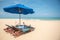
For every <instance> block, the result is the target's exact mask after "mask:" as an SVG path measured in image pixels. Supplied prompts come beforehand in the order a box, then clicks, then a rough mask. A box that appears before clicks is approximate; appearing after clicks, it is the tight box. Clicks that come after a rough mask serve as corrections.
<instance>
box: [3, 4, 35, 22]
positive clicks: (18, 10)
mask: <svg viewBox="0 0 60 40" xmlns="http://www.w3.org/2000/svg"><path fill="white" fill-rule="evenodd" d="M3 10H4V11H5V12H8V13H12V14H19V23H20V22H21V20H20V19H21V14H24V15H27V14H33V13H34V11H33V9H32V8H29V7H26V6H25V5H22V4H15V5H10V6H7V7H5V8H3Z"/></svg>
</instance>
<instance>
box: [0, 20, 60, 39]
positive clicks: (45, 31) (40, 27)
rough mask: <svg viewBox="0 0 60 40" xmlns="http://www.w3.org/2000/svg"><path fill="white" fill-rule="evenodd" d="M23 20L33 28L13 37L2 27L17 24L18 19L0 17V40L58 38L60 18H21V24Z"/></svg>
mask: <svg viewBox="0 0 60 40" xmlns="http://www.w3.org/2000/svg"><path fill="white" fill-rule="evenodd" d="M23 22H25V24H26V25H30V24H31V26H32V27H34V28H35V30H34V31H32V32H30V33H27V34H24V35H21V36H19V37H17V38H14V37H13V36H12V35H11V34H9V33H6V32H5V31H4V30H3V29H4V28H6V27H7V26H5V24H8V25H16V24H18V19H0V40H59V36H60V34H59V33H60V20H38V19H31V20H30V19H22V20H21V24H23Z"/></svg>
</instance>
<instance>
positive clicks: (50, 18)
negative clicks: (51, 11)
mask: <svg viewBox="0 0 60 40" xmlns="http://www.w3.org/2000/svg"><path fill="white" fill-rule="evenodd" d="M0 19H19V18H8V17H6V18H2V17H1V18H0ZM21 19H40V20H60V17H26V18H24V17H22V18H21Z"/></svg>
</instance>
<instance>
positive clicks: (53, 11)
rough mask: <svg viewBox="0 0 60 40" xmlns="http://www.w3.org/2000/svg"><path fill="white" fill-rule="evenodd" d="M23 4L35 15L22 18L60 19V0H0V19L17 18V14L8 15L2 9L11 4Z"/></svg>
mask: <svg viewBox="0 0 60 40" xmlns="http://www.w3.org/2000/svg"><path fill="white" fill-rule="evenodd" d="M18 3H19V4H23V5H25V6H27V7H30V8H32V9H33V10H34V11H35V13H34V14H28V15H22V17H24V18H25V17H60V0H0V18H18V17H19V16H18V14H10V13H7V12H4V11H3V8H4V7H6V6H9V5H13V4H18Z"/></svg>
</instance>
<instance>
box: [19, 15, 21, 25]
mask: <svg viewBox="0 0 60 40" xmlns="http://www.w3.org/2000/svg"><path fill="white" fill-rule="evenodd" d="M19 25H21V14H19Z"/></svg>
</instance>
